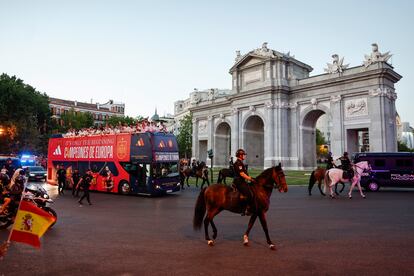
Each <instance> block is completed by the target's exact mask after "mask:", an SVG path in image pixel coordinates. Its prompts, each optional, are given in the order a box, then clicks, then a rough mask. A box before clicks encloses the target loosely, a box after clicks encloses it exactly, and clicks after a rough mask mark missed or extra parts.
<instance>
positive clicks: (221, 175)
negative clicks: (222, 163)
mask: <svg viewBox="0 0 414 276" xmlns="http://www.w3.org/2000/svg"><path fill="white" fill-rule="evenodd" d="M222 180H223V174H222V173H221V170H220V171H219V175H218V178H217V183H220V184H221V181H222Z"/></svg>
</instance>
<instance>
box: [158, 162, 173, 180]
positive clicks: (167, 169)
mask: <svg viewBox="0 0 414 276" xmlns="http://www.w3.org/2000/svg"><path fill="white" fill-rule="evenodd" d="M152 173H153V176H154V177H155V178H165V177H175V176H177V175H178V164H177V163H174V162H173V163H156V164H153V172H152Z"/></svg>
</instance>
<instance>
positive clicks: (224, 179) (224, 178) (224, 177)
mask: <svg viewBox="0 0 414 276" xmlns="http://www.w3.org/2000/svg"><path fill="white" fill-rule="evenodd" d="M223 182H224V185H227V183H226V176H223Z"/></svg>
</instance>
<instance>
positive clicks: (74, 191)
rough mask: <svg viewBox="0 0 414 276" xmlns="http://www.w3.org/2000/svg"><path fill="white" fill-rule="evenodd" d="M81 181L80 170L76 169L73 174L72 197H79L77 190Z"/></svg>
mask: <svg viewBox="0 0 414 276" xmlns="http://www.w3.org/2000/svg"><path fill="white" fill-rule="evenodd" d="M79 180H80V173H79V170H78V169H74V170H73V172H72V196H73V197H75V196H79V190H78V189H77V187H78V183H79Z"/></svg>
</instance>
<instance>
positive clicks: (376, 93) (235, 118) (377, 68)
mask: <svg viewBox="0 0 414 276" xmlns="http://www.w3.org/2000/svg"><path fill="white" fill-rule="evenodd" d="M235 61H236V63H235V64H234V66H233V67H232V68H231V69H230V72H229V73H230V74H231V75H232V92H231V93H230V94H228V95H226V96H225V97H217V98H214V99H208V98H207V99H203V98H196V97H190V101H192V106H191V107H189V108H188V110H189V112H191V113H192V114H193V156H194V157H195V158H197V159H201V160H206V151H207V150H208V149H213V152H214V160H213V161H214V165H215V166H227V164H228V159H229V158H230V156H231V155H233V154H234V153H235V152H236V150H237V149H238V148H244V149H245V150H246V151H247V158H246V162H247V163H248V164H249V166H253V167H260V168H263V167H264V168H266V167H270V166H274V165H277V164H278V163H279V162H281V163H282V164H283V166H284V167H285V168H288V169H313V168H314V167H315V166H316V149H315V132H316V131H315V125H316V122H317V120H318V118H319V117H320V116H321V115H323V114H326V115H327V116H328V118H329V119H328V121H330V122H331V124H332V127H331V129H330V131H331V135H330V141H331V151H332V152H333V154H334V155H336V156H338V155H340V154H341V153H342V152H344V151H348V152H351V153H352V152H358V151H360V149H359V148H358V137H359V136H360V132H361V131H362V132H365V133H366V132H368V136H369V150H370V151H371V152H374V151H375V152H384V151H396V150H397V136H396V135H397V129H396V120H395V116H396V109H395V100H396V93H395V89H394V83H396V82H398V81H399V80H400V79H401V76H400V75H399V74H398V73H396V72H395V71H394V70H393V67H392V66H391V65H390V64H388V63H387V62H386V61H384V60H381V59H378V60H375V61H374V60H373V59H371V63H370V64H368V65H367V63H366V62H365V63H364V65H362V66H356V67H351V68H347V67H346V68H345V67H341V70H338V71H337V72H335V71H333V70H331V71H330V72H329V73H327V74H322V75H317V76H312V77H310V76H309V74H310V72H311V71H312V70H313V69H312V67H311V66H309V65H307V64H305V63H303V62H300V61H299V60H297V59H295V58H294V57H293V56H291V55H290V54H283V53H279V52H277V51H275V50H271V49H269V48H267V43H264V44H263V45H262V47H261V48H258V49H255V50H253V51H250V52H249V53H247V54H245V55H241V54H240V52H238V54H237V57H236V60H235Z"/></svg>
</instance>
